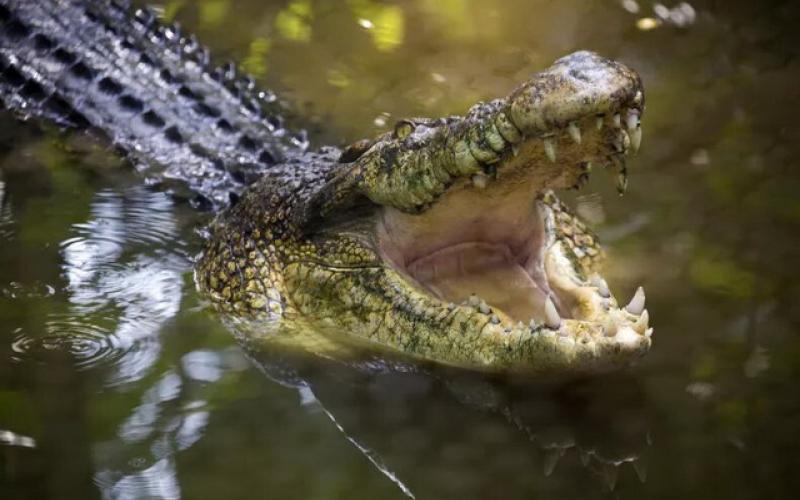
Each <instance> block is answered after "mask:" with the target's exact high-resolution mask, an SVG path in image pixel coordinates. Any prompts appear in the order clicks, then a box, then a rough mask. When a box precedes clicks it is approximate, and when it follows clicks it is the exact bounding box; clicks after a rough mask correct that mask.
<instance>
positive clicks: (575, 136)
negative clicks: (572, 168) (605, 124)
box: [567, 122, 581, 144]
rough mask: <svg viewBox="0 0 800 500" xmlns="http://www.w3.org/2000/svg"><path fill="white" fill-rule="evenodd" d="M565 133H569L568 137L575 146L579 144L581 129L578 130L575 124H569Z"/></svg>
mask: <svg viewBox="0 0 800 500" xmlns="http://www.w3.org/2000/svg"><path fill="white" fill-rule="evenodd" d="M567 132H569V136H570V137H572V140H573V141H575V143H576V144H580V143H581V129H580V128H578V126H577V125H576V124H575V122H572V123H570V124H569V126H568V127H567Z"/></svg>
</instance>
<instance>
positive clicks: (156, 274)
mask: <svg viewBox="0 0 800 500" xmlns="http://www.w3.org/2000/svg"><path fill="white" fill-rule="evenodd" d="M173 208H174V207H173V203H172V201H171V200H170V199H169V197H168V196H166V195H165V194H163V193H158V192H152V191H149V190H147V189H146V188H144V187H140V186H137V187H133V188H130V189H126V190H124V191H122V192H119V191H114V190H105V191H101V192H98V193H97V194H96V195H95V198H94V200H93V201H92V205H91V216H90V217H89V219H87V220H86V221H85V222H81V223H79V224H75V225H74V226H73V227H72V236H71V237H70V238H68V239H67V240H65V241H63V242H62V243H61V245H60V248H61V254H62V257H63V264H62V275H63V277H64V280H65V282H66V284H65V286H62V287H60V289H59V290H58V291H56V290H55V289H52V292H53V293H55V297H56V298H60V297H63V298H64V299H65V300H66V310H65V309H63V308H62V309H60V310H59V311H58V312H53V313H50V315H48V316H47V317H45V318H43V327H42V328H41V329H40V330H37V331H31V332H29V331H19V332H16V334H15V337H14V340H13V344H12V349H13V353H14V354H13V357H14V359H15V360H17V361H24V360H33V361H43V360H44V359H45V358H46V356H47V355H48V353H49V352H52V351H54V350H58V351H60V352H66V353H69V354H71V355H72V357H73V358H74V359H75V363H76V366H77V367H78V368H80V369H90V368H92V369H94V368H102V369H104V370H106V371H105V372H104V382H105V384H106V385H118V384H121V383H128V382H132V381H135V380H138V379H140V378H141V377H142V376H144V375H145V374H146V373H147V372H148V370H149V369H150V367H152V366H153V364H154V363H155V362H156V361H157V360H158V357H159V355H160V352H161V342H160V339H159V335H160V332H161V328H162V327H163V325H164V324H165V323H166V322H167V321H168V320H169V319H170V318H172V317H174V316H175V314H177V312H178V310H179V308H180V301H181V297H182V295H183V286H184V274H185V273H186V272H188V271H189V270H190V269H191V260H190V257H189V256H188V251H187V250H186V249H185V248H184V247H185V243H184V242H183V238H182V236H181V235H180V234H179V229H180V228H179V224H178V223H177V219H176V217H175V214H174V212H173ZM29 288H30V290H29ZM51 288H52V287H51ZM51 288H48V287H46V286H44V285H43V286H36V287H33V288H31V286H28V287H20V286H17V284H10V285H9V286H6V287H0V294H3V295H13V296H14V297H23V296H24V297H23V298H29V297H30V296H32V295H44V296H49V295H53V293H51ZM6 289H7V290H6ZM34 292H35V293H34Z"/></svg>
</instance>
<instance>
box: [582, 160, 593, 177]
mask: <svg viewBox="0 0 800 500" xmlns="http://www.w3.org/2000/svg"><path fill="white" fill-rule="evenodd" d="M583 168H584V170H586V173H587V174H588V173H589V172H591V171H592V162H590V161H587V162H586V163H584V164H583Z"/></svg>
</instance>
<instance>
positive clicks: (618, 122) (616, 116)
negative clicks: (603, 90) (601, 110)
mask: <svg viewBox="0 0 800 500" xmlns="http://www.w3.org/2000/svg"><path fill="white" fill-rule="evenodd" d="M612 120H613V121H614V126H615V127H617V128H620V127H621V126H622V117H621V116H619V113H614V117H613V118H612Z"/></svg>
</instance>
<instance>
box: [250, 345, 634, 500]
mask: <svg viewBox="0 0 800 500" xmlns="http://www.w3.org/2000/svg"><path fill="white" fill-rule="evenodd" d="M249 347H250V350H249V351H248V352H249V356H250V357H251V359H252V360H253V362H254V363H256V365H257V366H258V367H259V368H260V369H261V370H262V371H263V372H264V373H265V374H266V375H267V376H268V377H269V378H270V379H272V380H273V381H275V382H276V383H278V384H281V385H283V386H286V387H291V388H294V389H295V390H296V391H297V394H298V400H299V404H300V406H301V407H302V408H303V409H304V410H305V411H307V412H310V413H312V414H318V415H322V416H324V417H326V418H327V419H329V420H330V423H331V424H332V425H333V426H334V427H335V428H336V429H337V430H338V431H339V432H340V433H341V434H342V436H343V437H344V439H346V440H347V442H348V443H349V444H350V445H351V446H353V448H354V449H356V450H357V451H358V452H359V453H360V454H362V456H363V457H364V458H365V459H366V460H367V461H368V462H369V463H370V464H371V465H372V466H373V467H374V468H375V470H376V471H377V472H378V473H380V474H382V475H383V476H385V477H386V478H387V481H390V482H391V483H393V484H394V485H395V486H396V488H397V489H398V491H399V492H400V493H402V494H403V495H405V496H408V497H411V498H414V497H420V498H431V497H433V498H440V497H441V498H450V497H453V496H456V495H458V496H463V497H466V498H480V497H481V493H480V492H484V493H486V492H488V491H491V490H492V489H493V488H495V487H496V485H499V484H505V481H506V480H508V481H510V483H509V484H506V486H507V487H508V489H509V490H517V489H520V488H523V489H528V490H529V491H536V490H542V491H546V490H547V489H549V488H552V487H554V486H555V485H558V486H559V487H563V486H564V485H566V484H569V483H570V482H572V481H578V482H579V483H580V484H581V487H580V488H578V490H581V491H584V492H592V491H594V492H600V491H613V490H615V489H616V488H617V487H618V480H619V479H618V478H619V477H622V478H623V479H622V481H624V482H629V481H630V480H631V479H633V480H634V481H636V482H644V481H645V480H646V479H647V466H646V460H644V459H643V458H642V454H643V452H644V451H645V450H646V449H647V448H649V446H650V443H649V440H650V435H649V423H648V417H647V412H648V409H647V405H648V402H647V401H646V400H645V399H644V398H643V396H644V394H643V392H642V388H641V387H640V385H639V383H638V381H637V380H636V379H634V378H633V377H631V376H629V375H617V376H611V377H605V378H600V379H595V380H580V381H574V382H572V383H569V384H566V385H564V384H563V383H544V382H543V383H534V384H532V383H530V382H529V381H525V382H523V381H503V380H493V379H487V378H485V377H482V376H480V375H476V374H471V373H464V372H460V371H449V370H445V371H442V370H434V371H428V370H426V369H420V367H415V366H409V365H405V366H403V365H398V364H394V363H391V360H388V361H389V363H387V362H386V361H387V360H386V359H385V358H381V359H378V358H375V357H374V354H369V353H362V357H360V358H351V359H350V360H349V361H348V362H347V363H346V364H345V363H341V362H336V361H322V360H320V359H313V360H312V359H308V358H306V357H304V356H303V355H299V354H296V355H292V354H288V353H287V352H286V351H285V349H280V348H276V347H275V346H270V345H269V344H268V343H260V344H259V345H257V346H256V345H252V344H251V345H249ZM398 367H399V368H400V369H399V370H398ZM431 436H435V439H431ZM479 463H480V464H481V465H480V469H481V473H480V474H479V475H474V474H473V473H471V472H470V471H472V470H474V469H473V468H474V467H476V466H477V465H478V464H479ZM439 474H442V475H444V476H449V477H458V478H459V482H458V484H445V483H447V482H446V481H445V482H442V481H440V480H439V478H438V477H437V475H439ZM511 484H513V486H511ZM568 489H569V488H568Z"/></svg>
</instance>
